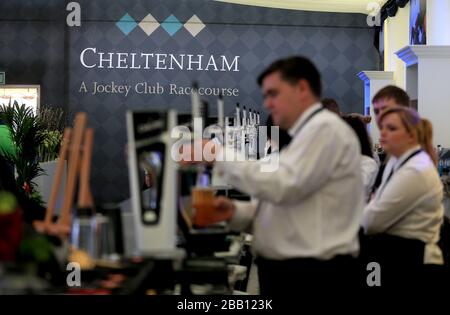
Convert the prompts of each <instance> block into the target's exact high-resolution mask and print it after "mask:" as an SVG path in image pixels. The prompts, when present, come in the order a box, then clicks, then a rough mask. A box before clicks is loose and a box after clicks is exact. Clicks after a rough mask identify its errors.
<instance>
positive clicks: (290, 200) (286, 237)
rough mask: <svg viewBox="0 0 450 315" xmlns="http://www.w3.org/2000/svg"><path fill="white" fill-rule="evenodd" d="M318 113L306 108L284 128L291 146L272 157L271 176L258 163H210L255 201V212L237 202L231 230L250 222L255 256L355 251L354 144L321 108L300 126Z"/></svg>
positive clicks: (357, 171)
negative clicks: (275, 164)
mask: <svg viewBox="0 0 450 315" xmlns="http://www.w3.org/2000/svg"><path fill="white" fill-rule="evenodd" d="M320 108H321V105H320V104H319V103H317V104H315V105H313V106H312V107H310V108H309V109H308V110H307V111H305V112H304V113H303V115H302V116H301V117H299V118H298V119H297V121H296V122H295V124H294V126H293V127H292V128H291V129H290V130H289V131H288V132H289V134H290V135H291V136H293V139H292V141H291V143H290V144H289V145H288V146H287V147H286V148H285V149H283V150H282V151H281V152H280V153H279V154H272V155H271V156H270V159H272V160H274V161H278V162H279V165H278V169H277V170H276V171H273V172H262V171H261V169H262V168H261V167H262V166H263V164H264V163H267V161H262V160H259V161H250V162H227V161H221V162H220V161H219V162H217V163H216V167H218V168H219V170H220V171H221V172H222V173H223V174H224V176H225V177H226V180H227V182H228V183H229V184H231V185H232V186H234V187H236V188H237V189H239V190H241V191H243V192H246V193H248V194H250V195H251V196H253V197H255V198H257V199H259V203H258V207H255V205H254V204H251V203H244V202H235V205H236V212H235V215H234V217H233V218H232V220H231V221H230V226H231V227H232V228H234V229H245V228H246V227H248V226H249V225H250V223H251V222H252V221H253V233H254V241H253V246H254V251H255V252H256V254H258V255H261V256H262V257H264V258H267V259H287V258H301V257H309V258H316V259H330V258H333V257H334V256H336V255H339V254H343V255H345V254H352V255H357V254H358V252H359V243H358V238H357V234H358V229H359V224H360V220H361V215H362V209H363V188H362V180H361V167H360V163H361V155H360V146H359V142H358V140H357V138H356V137H355V135H354V132H353V130H351V129H350V127H349V126H348V125H347V124H346V123H345V122H344V121H343V120H341V119H340V118H339V117H338V116H337V115H335V114H334V113H331V112H328V111H326V110H322V111H320V112H318V113H317V114H316V115H314V116H313V117H312V118H311V119H310V120H309V121H307V122H306V124H305V126H304V128H303V124H304V123H305V121H306V120H307V118H308V117H309V116H310V115H311V114H313V113H314V112H315V111H316V110H318V109H320ZM229 151H230V150H229V149H226V150H225V154H230V152H229ZM256 208H258V210H257V211H256ZM256 213H257V214H256ZM255 214H256V217H255Z"/></svg>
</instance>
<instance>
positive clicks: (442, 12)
mask: <svg viewBox="0 0 450 315" xmlns="http://www.w3.org/2000/svg"><path fill="white" fill-rule="evenodd" d="M427 45H450V1H449V0H427Z"/></svg>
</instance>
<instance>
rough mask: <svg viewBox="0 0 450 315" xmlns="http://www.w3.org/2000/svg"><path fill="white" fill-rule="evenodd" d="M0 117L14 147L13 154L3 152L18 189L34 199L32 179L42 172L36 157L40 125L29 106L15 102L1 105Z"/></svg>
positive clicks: (40, 131) (41, 141) (41, 135)
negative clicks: (14, 176)
mask: <svg viewBox="0 0 450 315" xmlns="http://www.w3.org/2000/svg"><path fill="white" fill-rule="evenodd" d="M0 119H2V120H3V122H4V123H5V124H6V125H7V126H8V128H9V131H10V134H11V139H12V141H13V143H14V145H15V148H16V152H15V154H5V158H6V159H7V160H8V161H9V162H10V163H11V164H12V165H14V168H15V170H16V173H17V177H16V182H17V185H18V187H19V189H22V190H23V192H24V193H25V195H27V196H28V197H30V198H33V199H34V198H36V197H33V196H35V195H34V194H33V193H34V191H35V187H36V185H35V183H34V182H33V179H34V178H35V177H37V176H39V175H41V174H42V168H41V167H40V166H39V157H38V148H39V146H40V145H42V143H43V140H44V135H43V134H42V130H43V129H42V125H41V123H40V121H39V119H38V117H36V116H35V115H34V113H33V110H32V109H31V108H29V107H26V106H25V104H22V105H19V104H18V103H17V102H14V104H13V105H12V106H5V105H2V106H1V107H0Z"/></svg>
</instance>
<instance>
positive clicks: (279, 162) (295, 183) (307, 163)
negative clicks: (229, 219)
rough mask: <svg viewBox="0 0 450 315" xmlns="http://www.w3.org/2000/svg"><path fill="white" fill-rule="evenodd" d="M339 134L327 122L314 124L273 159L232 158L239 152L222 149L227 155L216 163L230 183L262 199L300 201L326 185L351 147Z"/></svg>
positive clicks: (273, 201)
mask: <svg viewBox="0 0 450 315" xmlns="http://www.w3.org/2000/svg"><path fill="white" fill-rule="evenodd" d="M336 136H337V135H335V133H334V131H333V129H332V128H331V126H330V125H328V124H317V125H313V126H310V127H309V128H308V129H307V130H306V129H305V130H304V133H303V134H302V136H301V137H296V138H294V140H293V142H292V143H291V144H290V146H294V147H293V148H290V149H289V148H288V149H287V150H283V151H282V152H280V153H279V154H276V155H274V156H273V157H271V160H270V161H267V160H259V161H245V162H239V161H234V162H230V161H228V160H227V159H226V157H227V156H228V155H232V154H236V153H233V152H232V151H231V150H230V149H223V152H221V153H223V154H224V157H225V158H224V160H222V161H218V162H217V163H216V167H217V168H218V170H219V172H221V173H222V174H223V176H224V178H225V180H226V181H227V182H228V183H229V184H230V185H232V186H234V187H236V188H237V189H239V190H241V191H243V192H245V193H247V194H249V195H251V196H254V197H256V198H258V199H260V200H263V201H269V202H272V203H275V204H279V203H281V202H284V203H286V202H288V203H293V202H297V201H299V200H301V199H303V198H305V197H307V196H309V195H310V194H311V193H312V192H314V191H316V190H317V189H319V188H320V187H321V186H322V185H324V184H325V183H326V181H327V180H328V179H329V178H330V177H331V176H332V174H333V172H334V170H335V168H336V166H337V165H338V164H339V163H340V162H341V159H342V156H343V152H344V151H345V150H349V149H351V148H348V147H345V146H342V145H341V144H342V142H341V141H335V137H336ZM337 143H340V145H337ZM355 152H356V149H355Z"/></svg>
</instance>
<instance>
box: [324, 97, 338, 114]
mask: <svg viewBox="0 0 450 315" xmlns="http://www.w3.org/2000/svg"><path fill="white" fill-rule="evenodd" d="M322 105H323V107H325V108H326V109H328V110H330V111H332V112H333V113H336V114H338V115H339V116H341V110H340V109H339V104H338V103H337V102H336V100H334V99H332V98H324V99H323V100H322Z"/></svg>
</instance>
